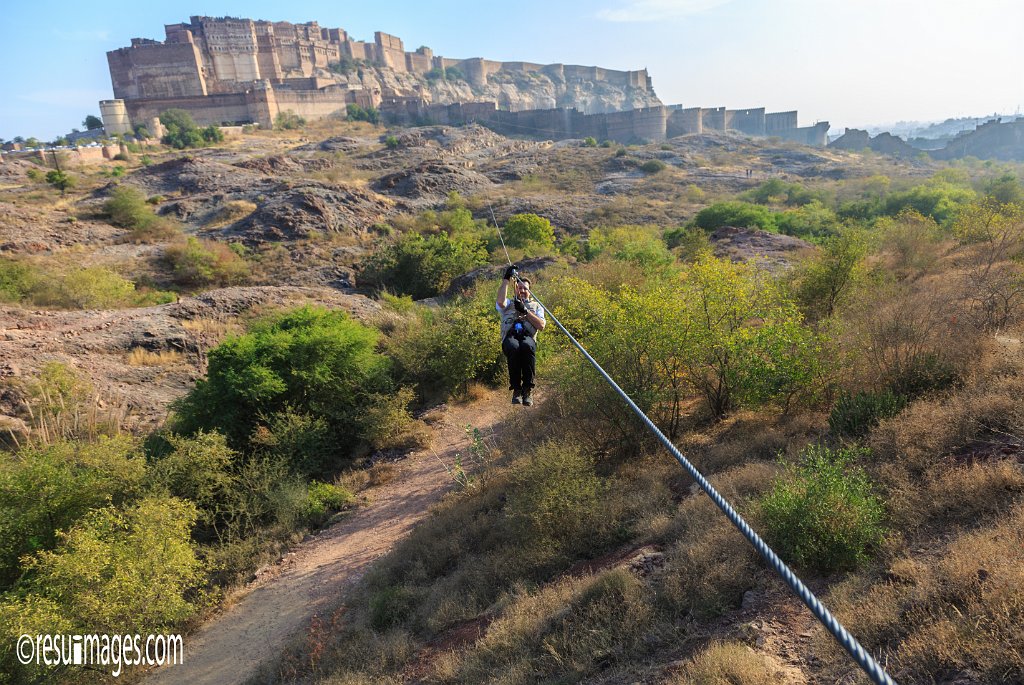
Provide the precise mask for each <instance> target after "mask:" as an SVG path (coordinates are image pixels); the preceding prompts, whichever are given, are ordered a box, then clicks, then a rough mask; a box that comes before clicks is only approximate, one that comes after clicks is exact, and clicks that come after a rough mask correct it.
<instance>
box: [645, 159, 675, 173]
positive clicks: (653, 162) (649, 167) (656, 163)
mask: <svg viewBox="0 0 1024 685" xmlns="http://www.w3.org/2000/svg"><path fill="white" fill-rule="evenodd" d="M667 166H668V165H667V164H665V162H663V161H661V160H660V159H649V160H647V161H646V162H644V163H643V164H641V165H640V171H642V172H644V173H645V174H656V173H658V172H659V171H664V169H665V168H666V167H667Z"/></svg>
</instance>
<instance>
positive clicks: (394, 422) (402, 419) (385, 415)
mask: <svg viewBox="0 0 1024 685" xmlns="http://www.w3.org/2000/svg"><path fill="white" fill-rule="evenodd" d="M415 397H416V393H415V391H414V390H413V389H412V388H399V390H398V392H395V393H387V394H382V395H374V396H373V397H371V398H370V402H369V406H368V407H367V410H366V416H365V420H364V425H363V438H364V439H365V440H366V441H367V442H368V443H370V444H371V445H373V446H374V447H376V448H378V449H388V448H390V447H394V446H395V445H396V441H397V440H398V438H399V436H401V434H402V432H403V431H405V429H407V428H408V427H409V424H411V423H412V415H411V414H409V404H410V403H411V402H412V401H413V399H415Z"/></svg>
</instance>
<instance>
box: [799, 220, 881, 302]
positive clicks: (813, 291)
mask: <svg viewBox="0 0 1024 685" xmlns="http://www.w3.org/2000/svg"><path fill="white" fill-rule="evenodd" d="M867 253H868V243H867V239H866V237H865V235H864V234H863V233H861V232H856V231H852V230H851V231H846V232H844V233H842V234H840V235H838V236H835V237H833V238H829V239H828V240H826V241H825V242H824V245H823V246H822V250H821V252H820V253H818V254H817V255H815V256H814V257H811V258H809V259H807V260H805V261H804V262H803V263H801V264H800V265H799V266H798V267H797V269H796V274H795V287H794V291H795V293H796V297H797V300H798V301H799V302H800V305H801V308H802V309H803V310H804V312H805V313H806V314H807V315H808V317H809V318H810V319H812V320H815V321H817V320H820V319H825V318H828V317H830V316H832V315H833V314H834V313H835V311H836V308H837V307H839V305H840V304H841V303H843V301H845V300H846V298H847V296H848V295H849V293H850V291H851V290H852V289H853V288H854V287H855V286H856V285H857V284H858V283H859V282H860V281H861V280H862V279H863V278H864V277H865V275H866V269H865V267H864V258H865V257H866V256H867Z"/></svg>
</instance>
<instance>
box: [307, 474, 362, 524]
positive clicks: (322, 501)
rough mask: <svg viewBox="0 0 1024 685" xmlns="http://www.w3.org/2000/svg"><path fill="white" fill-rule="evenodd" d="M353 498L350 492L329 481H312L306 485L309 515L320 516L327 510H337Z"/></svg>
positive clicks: (312, 516)
mask: <svg viewBox="0 0 1024 685" xmlns="http://www.w3.org/2000/svg"><path fill="white" fill-rule="evenodd" d="M352 500H353V495H352V493H351V492H349V491H348V490H346V489H345V488H343V487H340V486H337V485H332V484H331V483H321V482H320V481H316V480H314V481H312V482H310V484H309V486H308V501H309V516H310V517H311V518H318V517H322V516H323V515H324V514H326V513H327V512H329V511H338V510H339V509H341V508H342V507H344V506H345V505H346V504H348V503H349V502H351V501H352Z"/></svg>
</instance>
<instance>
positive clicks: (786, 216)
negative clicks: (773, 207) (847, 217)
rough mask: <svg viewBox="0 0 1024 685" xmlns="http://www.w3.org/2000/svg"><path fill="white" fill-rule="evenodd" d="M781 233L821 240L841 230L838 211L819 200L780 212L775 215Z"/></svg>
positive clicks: (805, 238)
mask: <svg viewBox="0 0 1024 685" xmlns="http://www.w3.org/2000/svg"><path fill="white" fill-rule="evenodd" d="M775 221H776V224H777V226H778V230H779V232H780V233H785V234H786V235H792V236H796V237H797V238H803V239H804V240H819V239H821V238H827V237H830V236H833V235H835V234H837V233H838V232H839V229H840V223H839V218H838V217H837V216H836V213H835V212H833V211H832V210H831V209H829V208H828V207H826V206H825V205H823V204H822V203H821V202H819V201H818V200H811V201H810V202H808V203H806V204H804V205H802V206H800V207H797V208H796V209H789V210H786V211H785V212H780V213H778V214H776V215H775Z"/></svg>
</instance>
